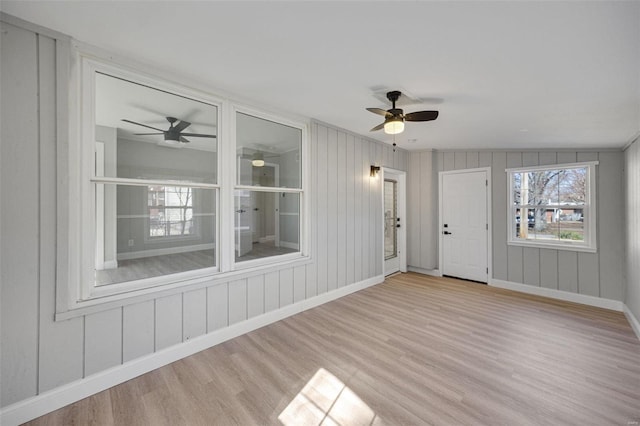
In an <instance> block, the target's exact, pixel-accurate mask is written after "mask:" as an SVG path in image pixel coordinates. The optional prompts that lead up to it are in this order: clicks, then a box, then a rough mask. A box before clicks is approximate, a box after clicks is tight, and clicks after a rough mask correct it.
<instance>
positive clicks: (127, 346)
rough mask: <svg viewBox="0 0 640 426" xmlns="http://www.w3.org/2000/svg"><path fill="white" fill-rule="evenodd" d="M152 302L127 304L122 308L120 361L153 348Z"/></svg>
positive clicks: (127, 359) (144, 353) (133, 357)
mask: <svg viewBox="0 0 640 426" xmlns="http://www.w3.org/2000/svg"><path fill="white" fill-rule="evenodd" d="M154 320H155V313H154V302H153V300H148V301H146V302H142V303H136V304H133V305H127V306H124V307H123V308H122V361H123V362H127V361H131V360H132V359H136V358H138V357H141V356H143V355H148V354H151V353H153V351H154V350H155V341H154V340H155V333H154Z"/></svg>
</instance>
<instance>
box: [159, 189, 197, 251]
mask: <svg viewBox="0 0 640 426" xmlns="http://www.w3.org/2000/svg"><path fill="white" fill-rule="evenodd" d="M193 193H194V191H193V188H189V187H180V186H156V185H153V186H149V190H148V195H149V197H148V198H149V237H151V238H162V237H176V236H178V237H180V236H188V235H193V234H194V233H195V229H194V222H193Z"/></svg>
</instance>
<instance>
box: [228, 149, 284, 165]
mask: <svg viewBox="0 0 640 426" xmlns="http://www.w3.org/2000/svg"><path fill="white" fill-rule="evenodd" d="M279 156H280V155H278V154H268V153H264V152H262V151H258V150H255V152H253V153H252V154H249V153H242V154H238V157H240V158H243V159H245V160H251V165H252V166H254V167H263V166H264V164H265V162H264V159H265V158H269V157H279Z"/></svg>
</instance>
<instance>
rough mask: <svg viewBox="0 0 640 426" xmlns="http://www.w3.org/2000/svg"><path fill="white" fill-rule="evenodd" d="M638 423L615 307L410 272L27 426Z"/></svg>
mask: <svg viewBox="0 0 640 426" xmlns="http://www.w3.org/2000/svg"><path fill="white" fill-rule="evenodd" d="M639 419H640V341H638V339H637V337H636V336H635V335H634V333H633V331H632V329H631V327H630V326H629V324H628V322H627V321H626V318H625V317H624V315H623V314H622V313H620V312H614V311H608V310H605V309H600V308H594V307H590V306H585V305H578V304H574V303H570V302H564V301H558V300H551V299H546V298H543V297H539V296H533V295H527V294H522V293H516V292H513V291H509V290H505V289H497V288H492V287H487V286H485V285H481V284H475V283H470V282H464V281H459V280H455V279H451V278H435V277H428V276H424V275H419V274H415V273H408V274H400V275H396V276H394V277H391V278H389V279H387V280H386V281H385V283H383V284H381V285H378V286H375V287H371V288H368V289H366V290H363V291H360V292H357V293H354V294H351V295H349V296H345V297H343V298H341V299H338V300H336V301H333V302H330V303H327V304H324V305H321V306H319V307H317V308H314V309H310V310H308V311H305V312H302V313H300V314H298V315H295V316H293V317H289V318H287V319H285V320H282V321H279V322H277V323H274V324H271V325H269V326H266V327H263V328H261V329H258V330H255V331H253V332H251V333H248V334H246V335H243V336H240V337H238V338H236V339H233V340H230V341H227V342H225V343H222V344H220V345H217V346H215V347H212V348H210V349H207V350H205V351H202V352H200V353H197V354H195V355H193V356H191V357H188V358H185V359H183V360H180V361H178V362H175V363H173V364H171V365H168V366H166V367H163V368H160V369H158V370H155V371H153V372H150V373H148V374H145V375H143V376H140V377H138V378H136V379H133V380H130V381H129V382H126V383H123V384H121V385H118V386H115V387H114V388H111V389H109V390H107V391H104V392H102V393H100V394H97V395H94V396H92V397H90V398H87V399H85V400H82V401H79V402H77V403H75V404H72V405H70V406H68V407H65V408H62V409H60V410H58V411H56V412H53V413H50V414H48V415H46V416H43V417H41V418H39V419H36V420H34V421H32V422H30V424H32V425H66V424H100V425H125V424H153V425H164V424H167V425H168V424H171V425H177V424H189V425H194V424H195V425H199V424H203V425H205V424H220V425H226V424H229V425H232V424H235V425H254V424H255V425H263V424H285V425H293V424H302V425H307V424H341V425H354V424H368V425H383V424H386V425H397V424H409V425H418V424H420V425H421V424H434V425H457V424H462V425H470V424H473V425H496V424H508V425H540V424H563V425H590V424H593V425H604V424H620V425H626V424H632V423H629V422H633V421H638V420H639Z"/></svg>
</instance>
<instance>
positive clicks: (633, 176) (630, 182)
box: [624, 139, 640, 318]
mask: <svg viewBox="0 0 640 426" xmlns="http://www.w3.org/2000/svg"><path fill="white" fill-rule="evenodd" d="M624 159H625V162H624V164H625V168H624V169H625V187H626V196H625V197H624V199H625V204H626V205H625V217H626V226H625V235H626V238H625V240H624V241H625V273H626V286H625V288H624V303H625V305H626V306H627V307H628V308H629V310H630V311H631V313H632V314H633V315H634V316H635V317H636V318H640V220H638V219H637V218H638V217H640V139H636V141H635V142H633V143H632V144H631V145H630V146H629V147H628V148H627V149H626V150H625V152H624ZM633 218H636V219H635V220H633Z"/></svg>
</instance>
